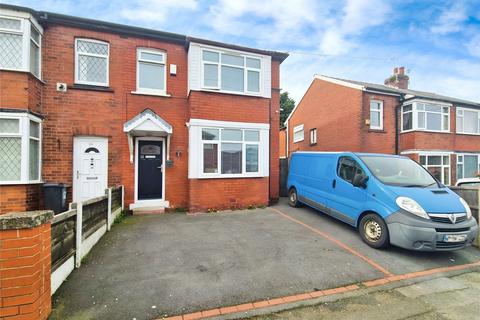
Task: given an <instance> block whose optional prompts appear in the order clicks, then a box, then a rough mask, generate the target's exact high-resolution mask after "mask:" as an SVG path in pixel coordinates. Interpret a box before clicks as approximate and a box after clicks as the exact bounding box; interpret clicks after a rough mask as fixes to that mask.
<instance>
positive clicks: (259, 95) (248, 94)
mask: <svg viewBox="0 0 480 320" xmlns="http://www.w3.org/2000/svg"><path fill="white" fill-rule="evenodd" d="M200 91H205V92H215V93H223V94H235V95H239V96H249V97H257V98H268V97H265V96H262V94H261V93H260V92H259V93H254V92H238V91H227V90H222V89H213V88H201V89H200Z"/></svg>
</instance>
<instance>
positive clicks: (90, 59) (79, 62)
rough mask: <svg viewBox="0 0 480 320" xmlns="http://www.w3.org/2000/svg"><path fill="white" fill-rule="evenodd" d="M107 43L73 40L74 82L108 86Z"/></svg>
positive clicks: (108, 49) (108, 48)
mask: <svg viewBox="0 0 480 320" xmlns="http://www.w3.org/2000/svg"><path fill="white" fill-rule="evenodd" d="M109 51H110V47H109V44H108V43H106V42H103V41H98V40H91V39H76V40H75V83H78V84H87V85H95V86H105V87H108V64H109V61H108V60H109Z"/></svg>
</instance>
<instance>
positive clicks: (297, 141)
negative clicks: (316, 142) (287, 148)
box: [293, 139, 305, 143]
mask: <svg viewBox="0 0 480 320" xmlns="http://www.w3.org/2000/svg"><path fill="white" fill-rule="evenodd" d="M304 140H305V139H302V140H296V141H293V143H299V142H302V141H304Z"/></svg>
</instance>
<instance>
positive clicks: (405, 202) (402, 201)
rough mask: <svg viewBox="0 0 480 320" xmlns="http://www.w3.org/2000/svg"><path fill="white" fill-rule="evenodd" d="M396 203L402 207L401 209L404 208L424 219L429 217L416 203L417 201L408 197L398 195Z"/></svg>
mask: <svg viewBox="0 0 480 320" xmlns="http://www.w3.org/2000/svg"><path fill="white" fill-rule="evenodd" d="M396 202H397V205H398V206H399V207H400V208H402V209H403V210H406V211H408V212H410V213H412V214H414V215H416V216H418V217H420V218H424V219H430V217H429V216H428V214H427V213H426V212H425V210H423V208H422V207H421V206H420V205H419V204H418V203H417V201H415V200H413V199H411V198H408V197H398V198H397V200H396Z"/></svg>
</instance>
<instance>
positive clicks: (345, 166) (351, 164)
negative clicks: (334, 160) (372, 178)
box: [337, 157, 363, 183]
mask: <svg viewBox="0 0 480 320" xmlns="http://www.w3.org/2000/svg"><path fill="white" fill-rule="evenodd" d="M362 173H363V170H362V169H361V168H360V166H359V165H358V163H357V162H356V161H355V160H353V159H352V158H350V157H341V158H340V159H339V160H338V166H337V174H338V176H339V177H340V178H342V179H343V180H345V181H347V182H350V183H353V178H355V176H356V175H357V174H362Z"/></svg>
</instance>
